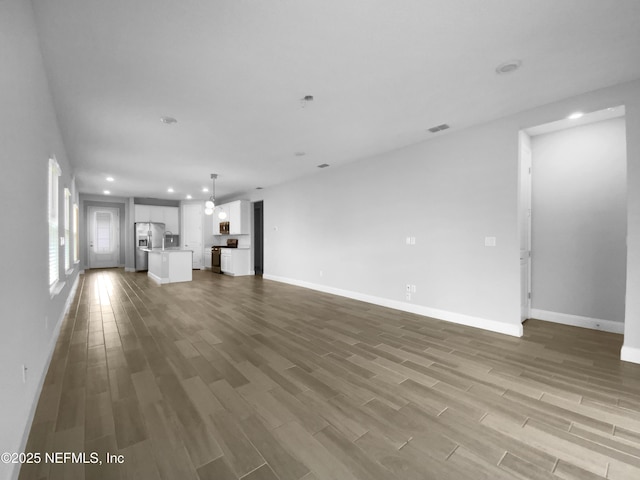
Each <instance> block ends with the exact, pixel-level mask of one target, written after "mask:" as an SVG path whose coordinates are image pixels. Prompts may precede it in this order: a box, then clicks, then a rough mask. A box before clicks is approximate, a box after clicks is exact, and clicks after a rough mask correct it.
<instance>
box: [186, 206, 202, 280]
mask: <svg viewBox="0 0 640 480" xmlns="http://www.w3.org/2000/svg"><path fill="white" fill-rule="evenodd" d="M182 212H183V217H182V219H183V225H184V236H183V238H184V242H183V245H184V248H186V249H188V250H193V268H195V269H202V268H203V265H202V205H201V204H199V203H193V204H187V205H184V206H183V210H182Z"/></svg>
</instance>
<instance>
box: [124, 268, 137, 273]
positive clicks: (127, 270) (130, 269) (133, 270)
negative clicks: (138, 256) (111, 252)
mask: <svg viewBox="0 0 640 480" xmlns="http://www.w3.org/2000/svg"><path fill="white" fill-rule="evenodd" d="M124 271H125V272H127V273H131V272H135V271H136V269H135V268H131V267H125V268H124Z"/></svg>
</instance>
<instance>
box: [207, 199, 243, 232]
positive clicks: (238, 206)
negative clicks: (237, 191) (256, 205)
mask: <svg viewBox="0 0 640 480" xmlns="http://www.w3.org/2000/svg"><path fill="white" fill-rule="evenodd" d="M250 205H251V204H250V202H249V201H248V200H236V201H235V202H229V203H223V204H221V205H218V206H217V207H216V208H215V209H214V211H213V234H214V235H221V233H220V222H229V235H247V234H249V233H251V232H250V230H249V221H250V211H249V208H250ZM220 212H225V213H226V214H227V217H226V218H225V219H220V217H219V214H220Z"/></svg>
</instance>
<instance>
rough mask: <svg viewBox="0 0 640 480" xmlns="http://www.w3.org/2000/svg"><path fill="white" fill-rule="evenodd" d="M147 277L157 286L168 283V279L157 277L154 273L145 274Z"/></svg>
mask: <svg viewBox="0 0 640 480" xmlns="http://www.w3.org/2000/svg"><path fill="white" fill-rule="evenodd" d="M147 276H148V277H149V278H150V279H151V280H153V281H154V282H156V283H157V284H159V285H162V284H163V283H169V279H168V278H162V277H159V276H158V275H156V274H155V273H151V272H147Z"/></svg>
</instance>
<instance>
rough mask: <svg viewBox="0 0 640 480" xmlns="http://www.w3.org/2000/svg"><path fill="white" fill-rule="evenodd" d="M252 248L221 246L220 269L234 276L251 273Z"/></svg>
mask: <svg viewBox="0 0 640 480" xmlns="http://www.w3.org/2000/svg"><path fill="white" fill-rule="evenodd" d="M249 258H250V250H249V249H248V248H221V249H220V270H222V273H225V274H227V275H233V276H236V277H238V276H241V275H251V272H250V271H249Z"/></svg>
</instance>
